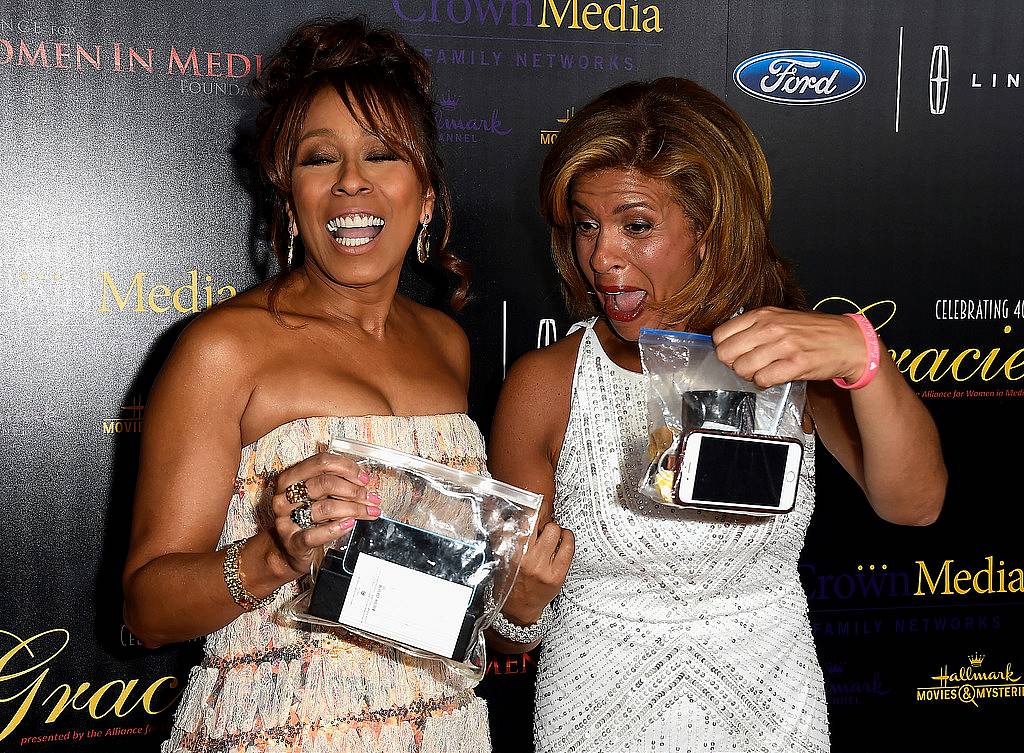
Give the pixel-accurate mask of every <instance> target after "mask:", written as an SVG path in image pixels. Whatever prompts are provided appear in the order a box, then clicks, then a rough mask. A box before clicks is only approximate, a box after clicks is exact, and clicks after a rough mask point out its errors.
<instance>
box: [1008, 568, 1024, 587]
mask: <svg viewBox="0 0 1024 753" xmlns="http://www.w3.org/2000/svg"><path fill="white" fill-rule="evenodd" d="M1006 590H1007V591H1009V592H1010V593H1014V594H1019V593H1024V570H1022V569H1020V568H1019V567H1017V568H1014V569H1013V570H1011V571H1010V582H1009V583H1008V584H1007V586H1006Z"/></svg>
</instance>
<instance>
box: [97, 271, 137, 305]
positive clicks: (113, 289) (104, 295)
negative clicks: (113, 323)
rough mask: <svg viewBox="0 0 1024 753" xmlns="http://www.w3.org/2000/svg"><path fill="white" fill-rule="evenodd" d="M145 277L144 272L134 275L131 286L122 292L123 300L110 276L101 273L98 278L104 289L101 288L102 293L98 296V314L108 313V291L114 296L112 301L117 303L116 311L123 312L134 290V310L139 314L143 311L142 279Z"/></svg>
mask: <svg viewBox="0 0 1024 753" xmlns="http://www.w3.org/2000/svg"><path fill="white" fill-rule="evenodd" d="M145 276H146V273H145V272H138V273H136V275H135V277H133V278H132V284H131V285H129V286H128V289H127V290H125V291H124V298H122V297H121V295H120V292H119V291H118V289H117V284H116V283H115V282H114V278H113V277H111V276H110V273H109V272H103V273H102V274H101V275H100V278H101V279H102V280H103V282H104V284H105V285H106V287H105V288H103V291H102V293H101V294H100V296H101V297H100V312H102V313H104V314H106V313H109V312H110V304H109V302H108V301H107V290H108V289H109V290H110V292H111V293H113V294H114V300H115V301H116V302H117V307H118V309H120V310H121V311H124V307H125V306H127V305H128V298H129V296H130V295H131V292H132V288H135V310H136V311H138V312H140V313H141V312H143V311H145V309H144V308H143V306H142V278H143V277H145Z"/></svg>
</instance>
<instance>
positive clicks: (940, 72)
mask: <svg viewBox="0 0 1024 753" xmlns="http://www.w3.org/2000/svg"><path fill="white" fill-rule="evenodd" d="M929 71H930V77H929V79H928V107H929V108H930V109H931V111H932V115H942V114H943V113H944V112H946V98H947V97H948V96H949V47H947V46H946V45H944V44H937V45H935V46H934V47H932V64H931V68H930V69H929Z"/></svg>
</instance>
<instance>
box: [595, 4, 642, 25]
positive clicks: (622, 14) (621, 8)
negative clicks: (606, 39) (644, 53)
mask: <svg viewBox="0 0 1024 753" xmlns="http://www.w3.org/2000/svg"><path fill="white" fill-rule="evenodd" d="M614 10H617V11H618V12H619V22H618V23H614V22H613V21H612V11H614ZM633 19H634V23H633V25H634V26H636V22H635V20H636V6H633ZM604 26H605V28H606V29H608V30H609V31H625V30H626V0H619V2H617V3H612V4H611V5H609V6H608V7H607V8H606V9H605V12H604ZM633 31H639V29H633Z"/></svg>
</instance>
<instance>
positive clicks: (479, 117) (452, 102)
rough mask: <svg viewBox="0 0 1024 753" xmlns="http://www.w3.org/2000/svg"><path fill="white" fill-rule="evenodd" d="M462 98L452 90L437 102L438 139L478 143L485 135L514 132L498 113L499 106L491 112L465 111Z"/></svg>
mask: <svg viewBox="0 0 1024 753" xmlns="http://www.w3.org/2000/svg"><path fill="white" fill-rule="evenodd" d="M461 104H462V100H461V98H459V97H458V96H456V95H454V94H452V93H451V92H448V93H446V94H445V95H444V96H443V97H441V99H439V100H438V102H437V105H438V106H437V107H436V108H435V109H434V121H435V123H436V124H437V140H438V141H440V142H442V143H446V144H476V143H479V142H480V140H481V139H483V138H484V137H485V136H488V135H489V136H508V135H509V134H510V133H512V129H511V128H507V127H506V126H505V124H504V123H502V121H501V117H500V116H499V115H498V108H496V107H495V108H492V109H491V111H490V112H489V113H465V112H463V110H462V109H461Z"/></svg>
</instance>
